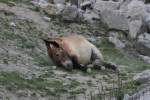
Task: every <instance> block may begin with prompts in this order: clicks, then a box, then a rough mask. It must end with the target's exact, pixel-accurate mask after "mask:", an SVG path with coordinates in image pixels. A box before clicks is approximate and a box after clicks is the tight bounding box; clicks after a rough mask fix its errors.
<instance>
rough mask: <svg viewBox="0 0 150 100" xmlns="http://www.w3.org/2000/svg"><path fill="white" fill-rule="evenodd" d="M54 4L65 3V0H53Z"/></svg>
mask: <svg viewBox="0 0 150 100" xmlns="http://www.w3.org/2000/svg"><path fill="white" fill-rule="evenodd" d="M53 2H54V3H55V4H65V2H66V0H53Z"/></svg>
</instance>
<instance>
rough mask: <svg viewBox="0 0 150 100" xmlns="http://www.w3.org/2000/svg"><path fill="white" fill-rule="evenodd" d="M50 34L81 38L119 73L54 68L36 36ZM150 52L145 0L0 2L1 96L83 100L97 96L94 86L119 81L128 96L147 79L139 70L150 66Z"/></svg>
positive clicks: (6, 98)
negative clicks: (116, 67) (98, 50)
mask: <svg viewBox="0 0 150 100" xmlns="http://www.w3.org/2000/svg"><path fill="white" fill-rule="evenodd" d="M77 1H78V2H77ZM49 33H52V35H53V36H63V35H66V34H70V33H77V34H81V35H83V36H85V37H86V38H87V39H88V40H89V41H91V42H92V43H94V44H95V45H96V46H97V47H98V48H99V49H100V50H101V51H102V53H103V55H104V58H105V60H106V61H108V62H112V63H115V64H116V65H117V66H118V68H119V70H120V74H119V76H118V73H116V72H114V71H111V70H108V69H102V70H92V72H91V73H88V72H83V71H81V70H73V72H68V71H66V70H64V69H63V68H59V67H56V66H55V65H54V64H53V63H52V61H51V60H50V59H49V57H48V55H47V51H46V47H45V44H44V43H43V41H42V40H41V37H43V36H44V37H45V36H49V35H48V34H49ZM149 51H150V5H149V1H148V0H147V1H144V0H113V1H111V0H108V1H105V0H104V1H103V0H96V1H95V0H33V1H30V0H0V100H87V99H86V98H88V99H90V98H91V94H92V95H93V96H95V99H94V100H98V99H99V98H98V97H97V94H99V93H100V91H99V90H101V89H102V88H103V87H105V90H106V92H107V91H109V90H110V89H111V88H117V87H118V80H119V79H121V80H122V84H123V85H124V87H125V91H123V94H127V93H129V94H130V91H132V90H133V89H135V88H137V87H139V86H142V85H143V84H146V83H147V82H148V81H149V80H150V78H149V77H150V75H149V74H146V79H145V76H144V75H145V74H142V73H141V72H142V71H144V70H148V69H150V52H149ZM137 73H140V75H139V74H137ZM144 73H145V71H144ZM146 73H149V71H146ZM136 74H137V75H136ZM143 77H144V78H143ZM143 79H144V81H143ZM145 80H146V81H145ZM122 96H123V95H122ZM60 98H61V99H60ZM106 99H108V100H109V97H106ZM115 99H116V98H115Z"/></svg>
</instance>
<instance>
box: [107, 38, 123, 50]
mask: <svg viewBox="0 0 150 100" xmlns="http://www.w3.org/2000/svg"><path fill="white" fill-rule="evenodd" d="M109 41H110V42H111V43H113V44H114V45H115V47H116V48H124V47H125V44H124V43H123V42H122V41H120V40H119V39H118V38H116V37H109Z"/></svg>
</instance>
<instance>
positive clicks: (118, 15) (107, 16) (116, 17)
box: [101, 9, 129, 31]
mask: <svg viewBox="0 0 150 100" xmlns="http://www.w3.org/2000/svg"><path fill="white" fill-rule="evenodd" d="M101 17H102V21H103V22H104V23H106V24H107V26H108V28H109V29H117V30H123V31H127V30H128V29H129V28H128V20H127V18H126V16H125V14H124V13H122V12H121V11H120V10H109V9H105V10H103V11H102V12H101Z"/></svg>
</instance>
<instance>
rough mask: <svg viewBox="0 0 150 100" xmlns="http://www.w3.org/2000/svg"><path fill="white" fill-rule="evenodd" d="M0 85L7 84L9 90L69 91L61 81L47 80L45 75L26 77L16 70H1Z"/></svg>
mask: <svg viewBox="0 0 150 100" xmlns="http://www.w3.org/2000/svg"><path fill="white" fill-rule="evenodd" d="M0 85H4V86H6V88H7V89H9V90H17V89H29V90H35V91H37V92H38V91H42V92H46V93H47V94H49V95H57V93H60V92H65V91H67V90H65V89H64V87H63V84H62V82H61V81H58V80H54V79H53V80H47V79H45V78H43V77H39V78H33V79H25V78H23V77H22V76H21V74H19V73H16V72H0Z"/></svg>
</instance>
